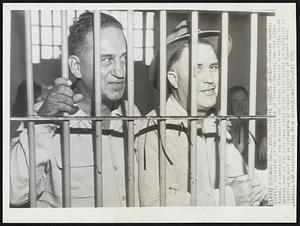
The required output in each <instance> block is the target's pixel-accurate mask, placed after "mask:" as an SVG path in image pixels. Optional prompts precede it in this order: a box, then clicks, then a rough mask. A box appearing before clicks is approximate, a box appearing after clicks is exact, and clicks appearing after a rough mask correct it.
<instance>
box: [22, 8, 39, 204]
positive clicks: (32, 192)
mask: <svg viewBox="0 0 300 226" xmlns="http://www.w3.org/2000/svg"><path fill="white" fill-rule="evenodd" d="M25 32H26V34H25V35H26V36H25V39H26V86H27V90H26V91H27V114H28V116H29V117H31V116H33V114H34V112H33V103H34V95H33V73H32V49H31V48H32V47H31V12H30V11H25ZM34 124H35V123H34V122H28V145H29V200H30V207H32V208H34V207H36V206H37V205H36V172H35V169H36V162H35V129H34Z"/></svg>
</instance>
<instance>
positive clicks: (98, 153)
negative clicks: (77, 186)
mask: <svg viewBox="0 0 300 226" xmlns="http://www.w3.org/2000/svg"><path fill="white" fill-rule="evenodd" d="M100 30H101V12H100V11H98V10H95V12H94V72H95V77H94V80H95V116H101V105H102V99H101V73H100V71H101V63H100V62H101V52H100ZM95 133H96V134H95V149H96V150H95V156H94V165H95V168H94V174H95V177H94V178H95V190H94V191H95V206H96V207H102V206H103V172H102V170H103V169H102V130H101V121H96V122H95Z"/></svg>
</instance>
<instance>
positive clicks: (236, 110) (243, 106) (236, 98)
mask: <svg viewBox="0 0 300 226" xmlns="http://www.w3.org/2000/svg"><path fill="white" fill-rule="evenodd" d="M230 105H231V111H232V114H235V115H246V114H248V96H247V94H246V93H245V92H244V91H243V90H237V91H235V92H234V93H233V94H231V96H230Z"/></svg>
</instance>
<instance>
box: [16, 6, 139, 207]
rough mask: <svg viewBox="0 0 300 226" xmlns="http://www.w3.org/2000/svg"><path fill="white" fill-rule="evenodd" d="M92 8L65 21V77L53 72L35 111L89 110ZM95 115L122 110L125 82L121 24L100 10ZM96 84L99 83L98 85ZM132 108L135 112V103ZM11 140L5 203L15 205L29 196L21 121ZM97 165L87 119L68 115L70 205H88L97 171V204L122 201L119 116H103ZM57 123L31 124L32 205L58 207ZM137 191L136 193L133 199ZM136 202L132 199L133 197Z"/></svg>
mask: <svg viewBox="0 0 300 226" xmlns="http://www.w3.org/2000/svg"><path fill="white" fill-rule="evenodd" d="M93 26H94V14H93V13H92V12H89V11H86V12H84V13H83V14H81V15H80V16H79V18H78V19H77V20H75V21H74V23H73V24H72V25H71V26H70V34H69V37H68V43H69V67H70V70H71V72H72V76H74V77H72V78H75V79H77V80H76V82H75V83H73V84H72V82H71V81H70V80H67V79H65V78H58V79H56V80H55V82H54V83H55V84H54V86H53V88H52V89H51V90H50V91H49V94H48V95H47V97H46V99H45V101H44V102H42V103H39V104H37V105H35V109H36V114H37V115H39V116H48V117H53V116H59V115H61V114H62V113H64V112H66V113H69V114H70V115H72V116H78V117H84V116H92V115H93V114H94V110H93V106H94V94H93V93H94V73H93V57H94V56H93V54H94V49H93V48H94V44H93V42H94V41H93V28H94V27H93ZM100 40H101V41H100V43H99V45H100V52H101V57H100V64H101V70H100V75H101V95H102V96H101V98H102V105H101V115H102V116H120V115H127V113H126V112H127V110H126V107H127V103H126V102H125V101H124V100H123V94H124V90H125V87H126V85H125V84H126V82H125V79H126V57H127V56H126V54H127V49H126V40H125V36H124V34H123V31H122V25H121V24H120V22H119V21H117V20H116V19H115V18H113V17H112V16H109V15H107V14H104V13H101V34H100ZM99 88H100V87H99ZM135 114H136V115H139V111H138V109H137V108H136V107H135ZM22 125H23V127H22V126H21V127H20V128H19V130H18V133H19V134H18V136H17V137H15V138H14V139H13V140H12V142H11V143H12V145H11V151H10V203H11V204H12V205H15V206H20V205H23V204H25V203H26V202H28V200H29V172H28V171H29V169H28V168H29V166H28V155H29V154H28V153H29V147H28V136H27V129H26V127H25V128H24V124H22ZM101 126H102V158H103V161H102V169H103V172H100V170H99V169H95V166H94V161H93V160H94V157H93V156H94V145H93V139H92V132H93V130H92V122H91V121H90V120H71V121H70V127H71V128H70V168H71V169H70V170H71V178H70V182H71V207H93V206H94V204H95V203H94V174H95V173H100V174H102V176H103V184H102V185H101V186H102V188H103V206H104V207H125V206H126V198H127V197H126V194H127V192H126V180H125V178H126V175H125V165H126V164H125V157H124V156H126V153H125V147H126V143H125V139H124V138H125V134H124V132H125V131H124V128H125V124H123V123H122V121H121V120H113V121H103V122H102V123H101ZM60 134H61V131H60V129H59V123H57V124H55V122H53V123H43V124H38V123H36V125H35V144H36V145H35V153H36V195H37V207H62V205H63V203H62V200H63V199H62V198H63V194H62V188H63V187H62V171H63V164H62V162H63V161H62V153H61V135H60ZM137 198H138V197H136V201H137V200H138V199H137ZM136 204H137V203H136Z"/></svg>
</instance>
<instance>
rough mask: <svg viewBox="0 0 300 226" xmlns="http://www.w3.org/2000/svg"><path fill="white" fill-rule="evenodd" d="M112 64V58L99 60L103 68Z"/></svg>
mask: <svg viewBox="0 0 300 226" xmlns="http://www.w3.org/2000/svg"><path fill="white" fill-rule="evenodd" d="M112 62H113V58H112V57H106V58H102V59H101V64H102V65H104V66H107V65H110V64H111V63H112Z"/></svg>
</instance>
